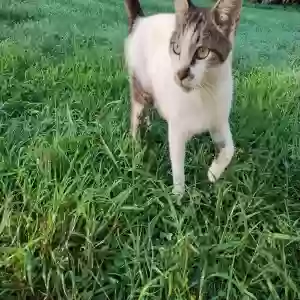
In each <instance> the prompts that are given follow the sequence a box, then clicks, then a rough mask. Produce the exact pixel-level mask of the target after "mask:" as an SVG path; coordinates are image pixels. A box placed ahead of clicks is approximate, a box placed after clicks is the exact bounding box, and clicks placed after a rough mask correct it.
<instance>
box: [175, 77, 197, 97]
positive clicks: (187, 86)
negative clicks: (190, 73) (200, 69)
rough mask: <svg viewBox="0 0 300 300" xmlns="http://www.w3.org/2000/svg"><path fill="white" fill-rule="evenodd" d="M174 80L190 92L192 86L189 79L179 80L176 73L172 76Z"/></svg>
mask: <svg viewBox="0 0 300 300" xmlns="http://www.w3.org/2000/svg"><path fill="white" fill-rule="evenodd" d="M174 79H175V82H176V84H177V85H178V86H180V87H181V88H182V89H183V90H184V91H185V92H187V93H188V92H190V91H192V90H193V89H194V88H193V87H192V86H191V84H190V82H189V79H188V78H185V79H184V80H180V79H179V78H178V76H177V75H175V76H174Z"/></svg>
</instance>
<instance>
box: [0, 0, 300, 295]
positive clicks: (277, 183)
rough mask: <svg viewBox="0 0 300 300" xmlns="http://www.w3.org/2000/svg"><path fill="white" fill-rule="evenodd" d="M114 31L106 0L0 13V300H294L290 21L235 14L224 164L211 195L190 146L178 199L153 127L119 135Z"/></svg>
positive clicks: (297, 114) (299, 278)
mask: <svg viewBox="0 0 300 300" xmlns="http://www.w3.org/2000/svg"><path fill="white" fill-rule="evenodd" d="M155 2H156V3H155ZM142 3H143V6H144V7H145V10H146V11H147V13H153V12H155V11H168V10H171V9H172V7H171V1H168V2H167V1H166V2H164V4H158V3H159V2H158V1H154V0H148V1H142ZM126 32H127V28H126V18H125V13H124V9H123V2H122V1H120V0H114V1H109V4H107V3H106V1H99V0H89V1H86V0H75V1H67V0H56V1H47V0H27V1H26V0H18V1H17V0H14V1H12V0H2V1H1V3H0V40H1V43H0V91H1V92H0V199H1V207H0V213H1V219H0V243H1V244H0V255H1V258H0V299H93V300H100V299H101V300H102V299H103V300H104V299H120V300H125V299H140V300H145V299H174V300H180V299H182V300H183V299H184V300H186V299H188V300H192V299H202V300H204V299H211V300H212V299H215V300H216V299H218V300H219V299H230V300H232V299H239V300H246V299H247V300H250V299H259V300H262V299H280V300H282V299H299V297H300V260H299V257H300V223H299V216H300V201H299V200H300V199H299V198H300V122H299V119H300V104H299V103H300V101H299V100H300V89H299V80H300V75H299V65H300V62H299V49H300V45H299V44H300V43H299V40H300V33H299V11H296V10H293V9H288V10H287V11H283V10H280V9H279V8H275V7H271V8H269V7H268V8H266V7H261V8H259V7H255V6H250V5H245V7H244V10H243V15H242V19H241V26H240V29H239V32H238V38H237V43H236V51H235V62H234V67H235V79H236V99H235V103H234V107H233V111H232V118H231V120H232V122H231V123H232V128H233V135H234V139H235V142H236V148H237V152H236V155H235V158H234V160H233V161H232V163H231V165H230V167H229V168H228V170H227V171H226V172H225V174H224V176H223V177H222V178H221V179H220V180H219V181H218V183H217V184H216V185H211V184H209V183H208V180H207V179H206V172H207V168H208V166H209V164H210V162H211V160H212V155H213V146H212V143H211V142H210V140H209V138H208V137H207V136H204V137H200V138H197V139H194V140H193V141H191V143H190V144H189V147H188V154H187V162H186V174H187V184H188V190H187V195H186V196H185V197H184V199H183V200H182V202H181V203H177V202H176V201H174V199H173V198H172V197H171V196H170V184H171V174H170V163H169V159H168V148H167V144H166V126H165V124H164V123H163V122H162V121H160V119H159V118H156V117H155V120H154V125H153V128H152V130H151V132H149V133H148V135H147V140H145V141H144V142H143V143H142V144H141V145H140V146H137V145H133V143H132V141H131V139H130V136H129V133H128V128H129V100H128V94H129V92H128V84H127V79H126V78H127V76H126V70H125V69H124V66H123V65H124V64H123V61H122V58H121V57H122V51H123V50H122V47H123V39H124V37H125V36H126ZM150 146H151V147H150Z"/></svg>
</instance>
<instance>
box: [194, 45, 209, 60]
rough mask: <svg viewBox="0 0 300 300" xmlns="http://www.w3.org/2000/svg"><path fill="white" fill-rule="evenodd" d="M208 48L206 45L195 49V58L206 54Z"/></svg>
mask: <svg viewBox="0 0 300 300" xmlns="http://www.w3.org/2000/svg"><path fill="white" fill-rule="evenodd" d="M209 52H210V50H209V49H208V48H206V47H199V48H198V49H197V51H196V59H204V58H206V57H207V56H208V54H209Z"/></svg>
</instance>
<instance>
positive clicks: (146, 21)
mask: <svg viewBox="0 0 300 300" xmlns="http://www.w3.org/2000/svg"><path fill="white" fill-rule="evenodd" d="M174 26H175V15H174V14H171V13H161V14H156V15H152V16H149V17H141V18H139V19H137V20H136V23H135V25H134V27H133V30H132V32H131V33H130V35H129V36H128V37H127V39H126V40H125V57H126V60H127V64H128V66H129V68H130V69H131V71H133V72H134V73H135V74H136V75H137V76H138V77H140V79H141V81H146V79H145V80H144V79H143V78H144V77H145V76H146V75H147V66H149V64H152V63H153V60H154V57H155V56H156V55H157V53H159V56H160V57H162V56H163V55H164V54H167V51H168V47H169V42H170V38H171V35H172V32H173V30H174ZM145 84H146V82H145Z"/></svg>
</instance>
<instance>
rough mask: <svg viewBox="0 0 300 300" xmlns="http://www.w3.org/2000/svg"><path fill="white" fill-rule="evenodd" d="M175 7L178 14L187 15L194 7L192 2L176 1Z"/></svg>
mask: <svg viewBox="0 0 300 300" xmlns="http://www.w3.org/2000/svg"><path fill="white" fill-rule="evenodd" d="M174 6H175V11H176V12H177V13H185V12H187V11H188V10H189V8H191V7H192V6H194V5H193V3H192V2H191V0H174Z"/></svg>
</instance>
